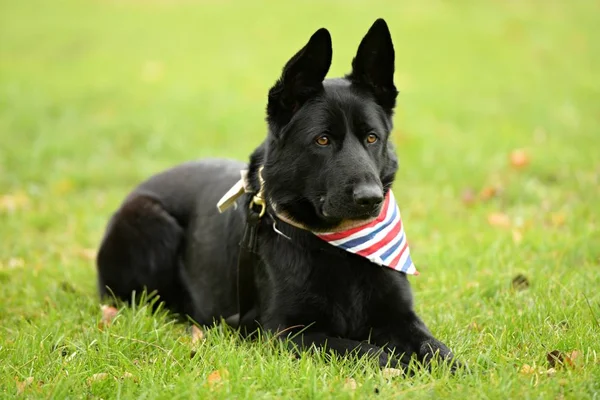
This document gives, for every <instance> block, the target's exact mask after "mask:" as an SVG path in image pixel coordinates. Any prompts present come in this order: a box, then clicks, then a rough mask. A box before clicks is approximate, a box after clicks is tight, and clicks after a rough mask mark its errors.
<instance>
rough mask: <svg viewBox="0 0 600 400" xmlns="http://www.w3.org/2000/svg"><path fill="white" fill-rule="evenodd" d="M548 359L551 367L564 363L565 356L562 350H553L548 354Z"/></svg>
mask: <svg viewBox="0 0 600 400" xmlns="http://www.w3.org/2000/svg"><path fill="white" fill-rule="evenodd" d="M546 360H548V365H549V366H550V368H555V367H558V366H562V365H563V363H564V356H563V353H562V352H561V351H559V350H552V351H551V352H550V353H548V354H546Z"/></svg>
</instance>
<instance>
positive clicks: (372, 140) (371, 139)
mask: <svg viewBox="0 0 600 400" xmlns="http://www.w3.org/2000/svg"><path fill="white" fill-rule="evenodd" d="M378 139H379V138H378V137H377V135H375V134H373V133H371V134H370V135H369V136H367V143H369V144H373V143H375V142H376V141H377V140H378Z"/></svg>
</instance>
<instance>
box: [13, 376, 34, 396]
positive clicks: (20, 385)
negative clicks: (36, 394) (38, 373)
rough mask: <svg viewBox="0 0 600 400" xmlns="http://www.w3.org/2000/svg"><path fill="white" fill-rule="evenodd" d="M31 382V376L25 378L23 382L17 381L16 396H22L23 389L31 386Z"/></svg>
mask: <svg viewBox="0 0 600 400" xmlns="http://www.w3.org/2000/svg"><path fill="white" fill-rule="evenodd" d="M32 382H33V376H29V377H27V378H25V380H24V381H23V382H21V381H19V380H17V382H16V383H17V394H22V393H23V392H24V391H25V389H26V388H27V386H29V385H31V383H32Z"/></svg>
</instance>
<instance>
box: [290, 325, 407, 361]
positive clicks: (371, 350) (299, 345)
mask: <svg viewBox="0 0 600 400" xmlns="http://www.w3.org/2000/svg"><path fill="white" fill-rule="evenodd" d="M280 338H282V339H284V340H289V342H291V343H292V344H293V345H295V346H294V347H296V350H297V351H301V350H304V349H311V348H314V349H325V350H329V351H332V352H333V353H334V354H337V355H339V356H342V357H346V356H348V355H356V356H358V357H359V358H362V357H369V358H371V357H372V358H377V360H378V362H379V366H380V367H382V368H383V367H394V368H400V369H404V368H406V367H408V364H407V363H406V362H404V361H402V360H400V359H398V358H396V357H393V356H391V355H390V354H388V353H386V351H385V350H384V349H383V348H381V347H379V346H375V345H372V344H369V343H366V342H359V341H357V340H351V339H343V338H336V337H331V336H327V335H326V334H324V333H320V332H305V333H299V334H289V335H287V336H280Z"/></svg>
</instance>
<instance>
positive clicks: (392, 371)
mask: <svg viewBox="0 0 600 400" xmlns="http://www.w3.org/2000/svg"><path fill="white" fill-rule="evenodd" d="M381 375H383V377H384V378H386V379H391V378H394V377H397V376H403V375H404V371H402V370H401V369H398V368H384V369H382V370H381Z"/></svg>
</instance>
